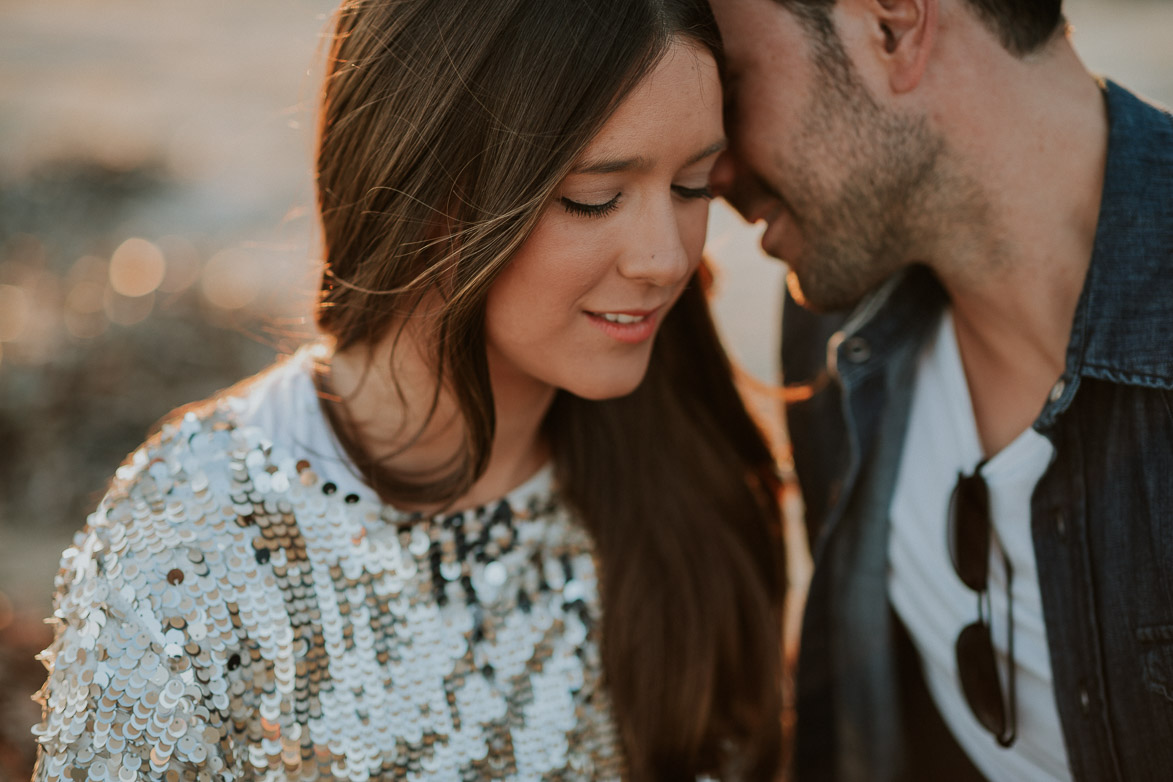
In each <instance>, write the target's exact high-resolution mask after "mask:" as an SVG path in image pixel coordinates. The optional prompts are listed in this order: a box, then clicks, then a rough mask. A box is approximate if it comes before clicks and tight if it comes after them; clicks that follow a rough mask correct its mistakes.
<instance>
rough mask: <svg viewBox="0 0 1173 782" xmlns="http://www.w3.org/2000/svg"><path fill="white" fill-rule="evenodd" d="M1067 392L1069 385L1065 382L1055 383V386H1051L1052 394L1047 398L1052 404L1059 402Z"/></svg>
mask: <svg viewBox="0 0 1173 782" xmlns="http://www.w3.org/2000/svg"><path fill="white" fill-rule="evenodd" d="M1066 390H1067V383H1066V382H1065V381H1063V380H1059V381H1058V382H1056V383H1055V385H1053V386H1051V393H1050V395H1049V396H1048V397H1047V398H1048V399H1050V400H1051V402H1058V401H1059V399H1060V398H1061V397H1062V396H1063V392H1064V391H1066Z"/></svg>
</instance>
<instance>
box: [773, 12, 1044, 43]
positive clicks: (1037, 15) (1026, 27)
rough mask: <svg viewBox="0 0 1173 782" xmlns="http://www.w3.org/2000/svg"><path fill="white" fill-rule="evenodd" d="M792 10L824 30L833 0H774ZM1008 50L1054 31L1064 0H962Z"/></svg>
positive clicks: (816, 29)
mask: <svg viewBox="0 0 1173 782" xmlns="http://www.w3.org/2000/svg"><path fill="white" fill-rule="evenodd" d="M775 2H777V3H779V4H781V5H783V6H785V7H787V8H789V9H790V10H792V11H794V12H795V13H796V14H797V15H798V16H799V18H801V19H802V20H803V21H804V22H805V23H807V27H808V29H809V30H811V31H812V32H818V33H825V32H826V31H827V30H833V29H834V28H833V27H831V26H830V24H829V21H830V20H829V15H830V12H831V7H832V6H834V5H835V0H775ZM965 2H966V3H968V4H969V7H970V8H971V9H972V10H973V12H974V13H976V14H977V15H978V17H979V18H980V19H981V20H982V22H984V23H985V25H986V26H987V27H988V28H989V29H990V30H992V31H993V32H994V34H995V35H997V36H998V40H1000V41H1001V42H1002V45H1003V46H1005V47H1006V49H1007V50H1008V51H1010V52H1011V53H1012V54H1014V55H1016V56H1018V57H1024V56H1026V55H1028V54H1030V53H1031V52H1033V51H1035V50H1036V49H1038V48H1039V47H1041V46H1042V45H1043V44H1045V43H1046V42H1047V41H1049V40H1050V39H1051V37H1052V36H1053V35H1054V34H1055V32H1056V30H1058V29H1059V26H1060V25H1061V24H1062V23H1063V9H1062V6H1063V0H965Z"/></svg>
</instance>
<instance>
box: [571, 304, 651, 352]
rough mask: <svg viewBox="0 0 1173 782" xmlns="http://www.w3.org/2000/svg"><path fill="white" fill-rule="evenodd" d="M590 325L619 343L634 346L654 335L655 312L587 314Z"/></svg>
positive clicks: (629, 311) (633, 311) (635, 311)
mask: <svg viewBox="0 0 1173 782" xmlns="http://www.w3.org/2000/svg"><path fill="white" fill-rule="evenodd" d="M586 314H587V317H588V318H590V321H591V323H593V324H594V325H596V326H597V327H598V328H599V329H600V330H601V331H602V332H603V333H604V334H606V335H607V336H609V337H612V338H613V339H616V340H618V341H619V342H625V343H628V344H636V343H639V342H643V341H644V340H646V339H648V338H650V337H651V336H652V335H653V334H655V333H656V317H655V316H656V310H624V311H618V312H589V311H588V312H587V313H586Z"/></svg>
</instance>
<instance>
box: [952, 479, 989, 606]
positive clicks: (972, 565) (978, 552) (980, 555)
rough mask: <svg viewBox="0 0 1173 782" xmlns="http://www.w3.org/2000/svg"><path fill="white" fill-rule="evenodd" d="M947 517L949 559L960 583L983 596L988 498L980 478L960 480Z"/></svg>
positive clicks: (986, 573)
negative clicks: (981, 593) (951, 560)
mask: <svg viewBox="0 0 1173 782" xmlns="http://www.w3.org/2000/svg"><path fill="white" fill-rule="evenodd" d="M949 504H950V513H949V556H950V557H951V558H952V559H953V568H954V569H955V570H956V571H957V575H958V576H959V577H960V578H961V580H962V582H964V584H965V585H966V586H967V587H969V588H970V589H972V590H974V591H975V592H983V591H985V588H986V578H987V576H988V574H989V567H990V494H989V490H988V489H987V488H986V482H985V480H984V479H983V478H982V477H981V475H980V474H975V475H969V476H965V475H963V476H961V477H959V478H958V479H957V486H956V487H954V489H953V498H952V500H951V501H950V503H949Z"/></svg>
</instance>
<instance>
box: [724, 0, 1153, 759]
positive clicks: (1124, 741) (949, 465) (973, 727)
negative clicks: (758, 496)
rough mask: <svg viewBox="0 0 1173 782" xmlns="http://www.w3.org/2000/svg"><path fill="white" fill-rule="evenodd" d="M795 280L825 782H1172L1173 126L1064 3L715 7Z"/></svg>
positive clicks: (736, 115)
mask: <svg viewBox="0 0 1173 782" xmlns="http://www.w3.org/2000/svg"><path fill="white" fill-rule="evenodd" d="M711 1H712V6H713V9H714V12H715V14H716V17H717V22H718V24H719V26H720V27H721V31H722V34H723V36H724V38H725V45H726V50H727V60H728V74H727V77H728V82H727V95H726V99H727V101H728V102H729V114H728V118H729V124H728V131H729V133H730V136H731V139H732V146H731V152H730V154H729V155H727V156H726V157H725V158H723V160H722V161H720V162H719V164H718V170H717V171H716V172H715V173H714V185H715V187H716V189H717V190H718V191H719V192H722V193H724V194H725V196H726V197H727V198H728V199H729V200H730V201H731V202H732V203H733V204H734V205H735V206H736V207H737V208H738V209H739V210H740V211H741V212H742V214H743V215H745V216H746V217H747V219H750V220H752V221H757V220H764V221H765V222H766V223H767V227H766V229H765V233H764V234H763V237H762V245H763V247H764V248H765V249H766V250H767V251H768V252H770V253H771V254H773V255H775V256H777V257H779V258H782V259H784V260H785V261H786V262H787V263H788V264H789V267H790V272H791V273H790V279H789V283H790V285H789V287H790V292H791V295H792V297H793V299H794V300H797V301H798V302H800V303H802V304H805V305H806V306H807V307H808V308H810V309H811V310H814V311H817V312H823V313H840V314H838V315H822V316H819V315H815V314H813V313H811V312H807V311H805V310H803V309H801V308H798V307H794V306H790V305H792V304H793V301H788V302H787V308H786V311H785V316H784V321H785V323H784V344H783V370H784V373H785V375H786V381H787V382H788V383H796V382H797V383H805V384H808V385H809V388H810V391H811V393H812V396H811V399H810V400H809V401H807V402H802V403H796V404H793V405H792V406H791V408H790V410H789V418H790V424H791V436H792V440H793V444H794V454H795V463H796V466H797V469H798V474H799V478H800V481H801V483H802V488H803V491H804V494H805V496H806V500H807V505H808V514H809V518H808V528H809V533H810V539H811V541H812V546H813V552H814V561H815V570H814V576H813V579H812V582H811V585H810V590H809V597H808V602H807V607H806V614H805V618H804V625H803V635H802V646H801V651H800V659H799V666H798V728H797V737H796V761H795V763H796V775H797V778H798V779H799V780H800V782H803V781H804V780H824V779H826V780H831V779H834V780H890V779H934V780H935V779H941V780H957V779H970V778H975V779H976V778H981V777H985V778H989V779H995V780H1015V781H1017V780H1049V779H1077V780H1095V781H1097V782H1099V781H1100V780H1130V781H1131V780H1146V779H1169V778H1171V775H1173V390H1170V389H1173V341H1171V337H1173V118H1171V117H1170V115H1169V114H1168V113H1167V112H1165V111H1163V110H1161V109H1158V108H1156V107H1153V106H1151V105H1149V104H1147V103H1144V102H1143V101H1141V100H1139V99H1138V98H1136V97H1135V96H1133V95H1131V94H1130V93H1128V92H1127V91H1126V90H1124V89H1122V88H1120V87H1118V86H1116V85H1114V84H1111V83H1106V82H1097V81H1096V80H1095V79H1094V78H1093V77H1092V76H1091V75H1089V74H1088V73H1087V71H1086V70H1085V69H1084V67H1083V66H1082V65H1081V63H1080V62H1079V60H1078V58H1077V56H1076V54H1075V52H1074V51H1073V49H1072V47H1071V45H1070V43H1069V41H1068V40H1067V37H1066V35H1065V32H1066V25H1065V23H1064V21H1063V18H1062V14H1061V8H1060V3H1061V0H711Z"/></svg>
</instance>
